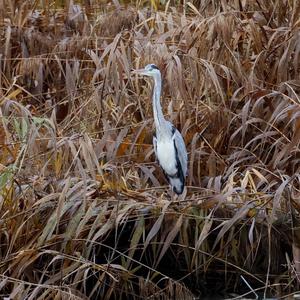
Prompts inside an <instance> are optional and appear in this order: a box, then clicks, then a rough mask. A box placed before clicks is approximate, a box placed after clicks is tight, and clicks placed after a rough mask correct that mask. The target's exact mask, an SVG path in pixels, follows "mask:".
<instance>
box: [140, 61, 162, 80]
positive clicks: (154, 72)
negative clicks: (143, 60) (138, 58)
mask: <svg viewBox="0 0 300 300" xmlns="http://www.w3.org/2000/svg"><path fill="white" fill-rule="evenodd" d="M134 73H136V74H139V75H145V76H150V77H160V71H159V69H158V67H157V66H156V65H155V64H149V65H147V66H146V67H145V68H144V69H139V70H134Z"/></svg>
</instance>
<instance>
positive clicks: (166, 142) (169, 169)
mask: <svg viewBox="0 0 300 300" xmlns="http://www.w3.org/2000/svg"><path fill="white" fill-rule="evenodd" d="M157 158H158V160H159V164H160V165H161V167H162V168H163V169H164V170H165V172H166V173H168V174H170V175H173V174H176V173H177V169H176V158H175V148H174V143H173V140H172V139H162V140H159V141H157Z"/></svg>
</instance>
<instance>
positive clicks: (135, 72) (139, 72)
mask: <svg viewBox="0 0 300 300" xmlns="http://www.w3.org/2000/svg"><path fill="white" fill-rule="evenodd" d="M132 73H133V74H138V75H148V73H147V71H146V70H145V69H138V70H133V71H132Z"/></svg>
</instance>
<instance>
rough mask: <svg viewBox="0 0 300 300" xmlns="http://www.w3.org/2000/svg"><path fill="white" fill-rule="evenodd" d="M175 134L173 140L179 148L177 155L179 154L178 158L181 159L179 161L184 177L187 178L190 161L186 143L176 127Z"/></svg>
mask: <svg viewBox="0 0 300 300" xmlns="http://www.w3.org/2000/svg"><path fill="white" fill-rule="evenodd" d="M173 132H174V133H173V136H172V139H173V141H174V143H175V146H176V148H177V153H178V158H179V161H180V164H181V168H182V173H183V176H184V177H185V176H186V175H187V159H188V157H187V151H186V147H185V143H184V140H183V137H182V135H181V134H180V132H179V131H178V130H177V129H176V128H175V127H174V130H173Z"/></svg>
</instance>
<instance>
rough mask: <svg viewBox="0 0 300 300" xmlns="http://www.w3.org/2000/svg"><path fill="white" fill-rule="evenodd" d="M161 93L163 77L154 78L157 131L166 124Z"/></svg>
mask: <svg viewBox="0 0 300 300" xmlns="http://www.w3.org/2000/svg"><path fill="white" fill-rule="evenodd" d="M160 93H161V78H154V88H153V96H152V97H153V98H152V100H153V114H154V123H155V127H156V131H160V130H161V129H162V127H164V125H165V121H166V120H165V118H164V115H163V112H162V108H161V104H160Z"/></svg>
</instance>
